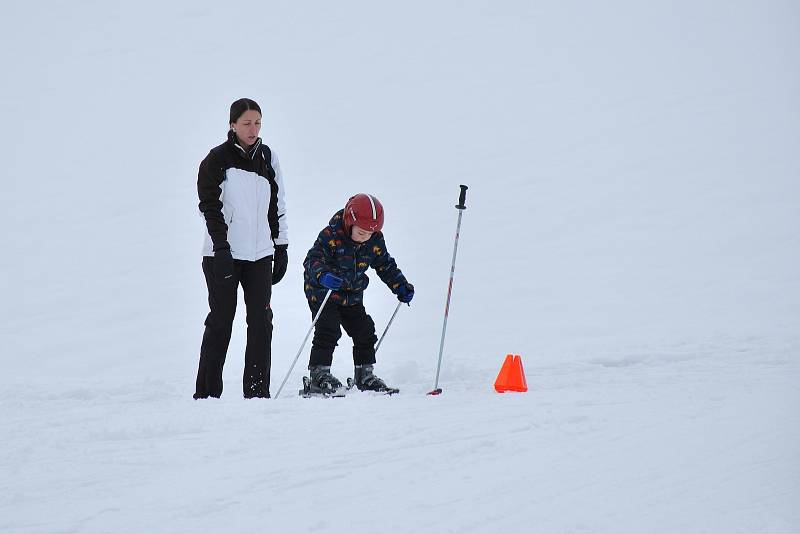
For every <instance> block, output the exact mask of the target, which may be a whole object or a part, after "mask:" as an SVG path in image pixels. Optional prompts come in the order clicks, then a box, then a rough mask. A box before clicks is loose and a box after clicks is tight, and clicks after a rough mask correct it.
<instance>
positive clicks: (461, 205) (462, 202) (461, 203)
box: [428, 185, 468, 395]
mask: <svg viewBox="0 0 800 534" xmlns="http://www.w3.org/2000/svg"><path fill="white" fill-rule="evenodd" d="M459 187H460V188H461V194H459V196H458V204H456V209H458V225H457V226H456V240H455V243H454V244H453V262H452V263H451V264H450V284H449V285H448V286H447V304H445V307H444V323H442V339H441V341H439V363H438V364H437V365H436V382H435V384H434V385H433V390H432V391H429V392H428V395H440V394H441V393H442V390H441V388H440V387H439V371H440V370H441V368H442V351H443V350H444V334H445V332H446V331H447V316H448V315H449V313H450V295H451V294H452V292H453V274H455V271H456V253H457V252H458V235H459V234H460V233H461V216H462V215H463V214H464V210H465V209H467V205H466V201H467V189H468V188H467V186H466V185H460V186H459Z"/></svg>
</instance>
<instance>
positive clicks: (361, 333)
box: [308, 300, 378, 367]
mask: <svg viewBox="0 0 800 534" xmlns="http://www.w3.org/2000/svg"><path fill="white" fill-rule="evenodd" d="M308 305H309V307H310V308H311V316H312V317H314V316H316V314H317V310H319V305H320V303H318V302H314V303H312V302H309V303H308ZM340 327H343V328H344V331H345V332H347V335H348V336H350V337H351V338H353V363H354V364H355V365H366V364H374V363H375V343H377V341H378V337H377V336H376V335H375V323H374V322H373V320H372V317H370V316H369V315H367V310H366V309H364V305H363V304H357V305H355V306H340V305H338V304H334V303H332V302H330V300H329V301H328V302H327V304H325V307H324V308H323V309H322V314H321V315H320V317H319V319H318V320H317V324H316V325H315V326H314V339H313V341H312V342H311V358H310V359H309V363H308V365H309V367H311V366H314V365H331V362H333V350H334V349H335V348H336V345H337V342H338V341H339V339H340V338H341V337H342V330H341V328H340Z"/></svg>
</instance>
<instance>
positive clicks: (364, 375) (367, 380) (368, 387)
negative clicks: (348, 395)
mask: <svg viewBox="0 0 800 534" xmlns="http://www.w3.org/2000/svg"><path fill="white" fill-rule="evenodd" d="M372 371H373V367H372V365H356V368H355V373H354V377H353V378H348V379H347V386H348V387H349V388H352V387H353V386H355V387H357V388H358V389H359V390H360V391H374V392H376V393H381V394H383V395H393V394H395V393H399V392H400V390H399V389H397V388H391V387H389V386H387V385H386V382H384V381H383V380H381V379H380V378H378V377H377V376H375V373H373V372H372Z"/></svg>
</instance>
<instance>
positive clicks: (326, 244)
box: [303, 210, 407, 306]
mask: <svg viewBox="0 0 800 534" xmlns="http://www.w3.org/2000/svg"><path fill="white" fill-rule="evenodd" d="M343 212H344V210H339V211H337V212H336V213H335V214H334V215H333V217H332V218H331V220H330V222H329V223H328V226H326V227H325V228H323V229H322V231H321V232H320V233H319V236H318V237H317V240H316V241H315V242H314V246H313V247H311V249H310V250H309V251H308V254H307V255H306V259H305V261H304V262H303V267H305V277H304V278H305V284H304V286H305V292H306V298H307V299H308V301H309V302H312V303H314V302H322V300H323V299H324V298H325V293H327V291H328V290H327V289H326V288H325V287H323V286H322V285H321V284H320V283H319V277H320V276H322V273H324V272H330V273H333V274H335V275H336V276H338V277H340V278H342V279H343V280H344V284H343V286H342V289H340V290H338V291H333V292H331V296H330V298H329V300H330V301H331V302H334V303H336V304H339V305H341V306H355V305H357V304H361V303H362V302H363V299H364V290H365V289H366V288H367V285H368V284H369V277H367V274H366V271H367V267H372V268H373V269H375V272H376V273H378V276H379V277H380V279H381V280H383V282H384V283H385V284H386V285H387V286H389V289H391V290H392V293H394V294H397V288H398V287H400V286H401V285H404V284H406V283H407V281H406V277H405V276H403V273H402V272H401V271H400V269H399V268H398V267H397V263H395V261H394V258H392V256H391V255H389V251H388V250H386V243H385V242H384V240H383V233H382V232H375V233H374V234H372V237H370V238H369V239H368V240H367V241H365V242H364V243H356V242H355V241H353V240H352V239H351V238H350V236H348V235H347V234H346V232H345V230H344V221H343V220H342V213H343Z"/></svg>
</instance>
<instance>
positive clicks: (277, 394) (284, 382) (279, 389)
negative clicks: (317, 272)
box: [275, 289, 331, 399]
mask: <svg viewBox="0 0 800 534" xmlns="http://www.w3.org/2000/svg"><path fill="white" fill-rule="evenodd" d="M330 296H331V290H330V289H329V290H328V292H327V293H325V298H324V299H323V300H322V305H321V306H320V307H319V310H317V315H316V316H315V317H314V320H313V321H311V326H309V327H308V331H307V332H306V337H304V338H303V343H302V344H301V345H300V348H299V349H298V350H297V355H296V356H295V357H294V361H293V362H292V365H291V367H289V372H287V373H286V377H285V378H284V379H283V382H281V387H279V388H278V392H277V393H276V394H275V398H276V399H277V398H278V396H279V395H280V394H281V391H282V390H283V386H285V385H286V381H287V380H289V375H290V374H292V369H294V365H295V364H296V363H297V359H298V358H300V353H301V352H303V347H305V346H306V341H308V336H310V335H311V331H312V330H313V329H314V325H315V324H317V319H319V316H320V315H322V309H323V308H324V307H325V303H326V302H328V297H330Z"/></svg>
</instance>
